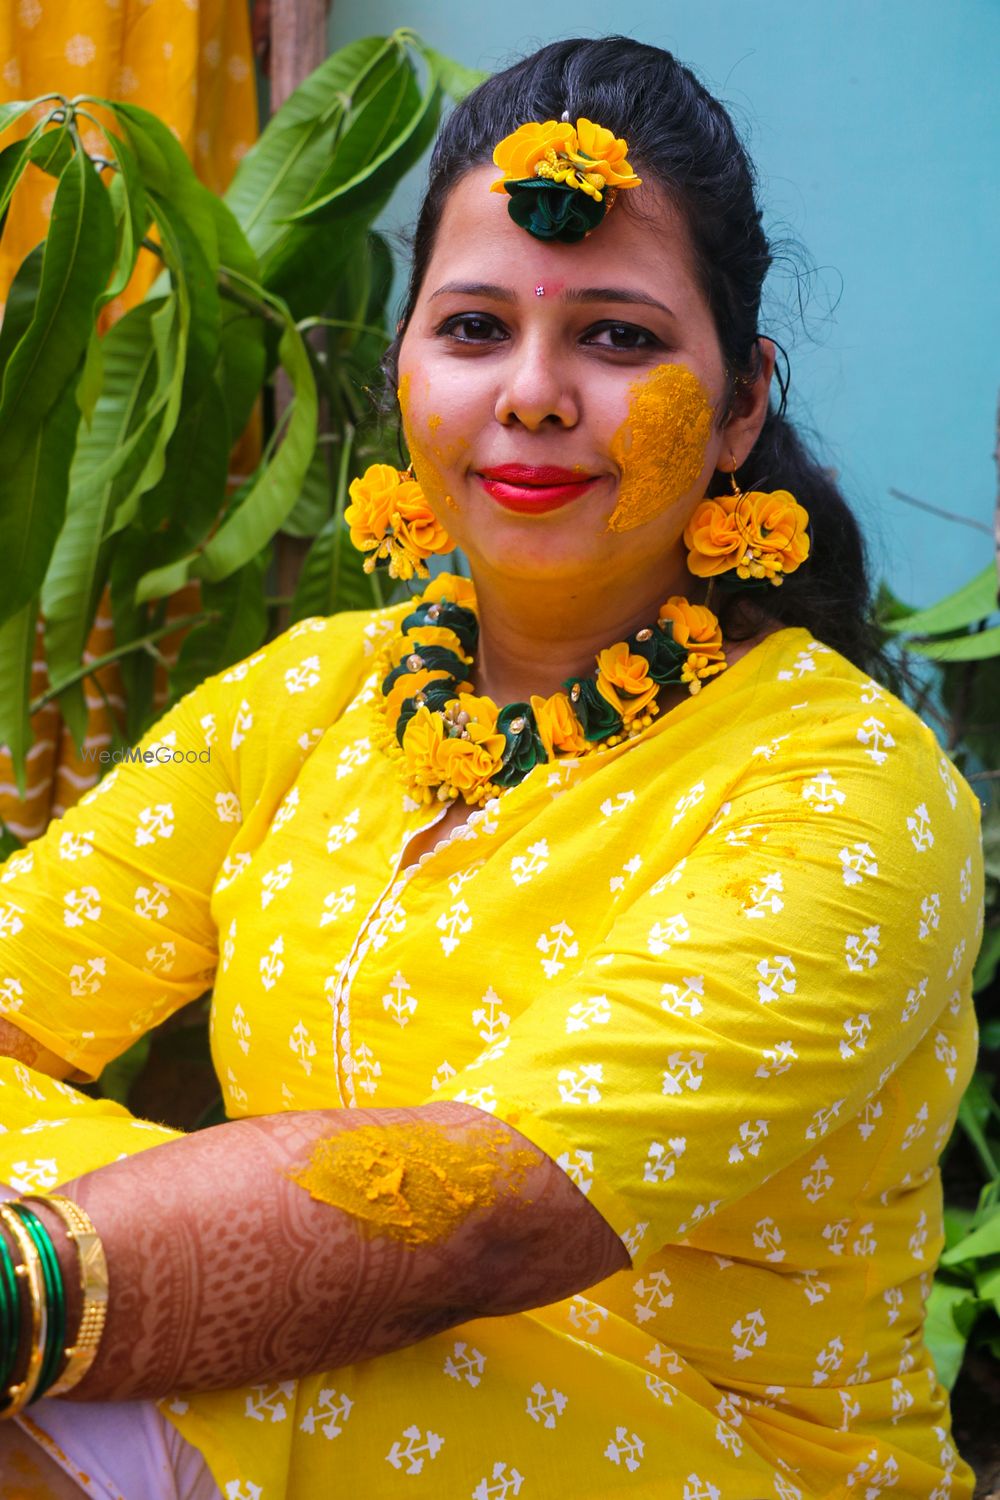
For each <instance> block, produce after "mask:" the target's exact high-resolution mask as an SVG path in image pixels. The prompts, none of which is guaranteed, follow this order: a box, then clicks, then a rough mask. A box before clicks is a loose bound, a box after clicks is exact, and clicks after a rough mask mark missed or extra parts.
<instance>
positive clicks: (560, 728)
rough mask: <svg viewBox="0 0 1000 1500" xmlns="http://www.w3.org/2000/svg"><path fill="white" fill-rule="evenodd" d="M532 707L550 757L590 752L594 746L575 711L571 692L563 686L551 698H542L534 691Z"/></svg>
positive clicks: (539, 734) (540, 736)
mask: <svg viewBox="0 0 1000 1500" xmlns="http://www.w3.org/2000/svg"><path fill="white" fill-rule="evenodd" d="M531 709H532V712H533V713H534V715H535V726H536V728H537V730H538V737H539V739H540V740H541V742H542V744H543V745H544V746H545V753H546V755H547V756H548V757H549V759H550V760H551V759H552V758H553V756H555V755H556V754H557V753H558V754H560V755H586V753H587V751H588V750H590V749H591V748H592V747H591V744H590V741H589V740H588V739H587V737H586V735H585V734H584V732H583V728H582V726H581V724H580V721H579V719H578V718H577V716H576V714H575V713H574V712H573V708H572V705H571V703H570V701H569V695H568V694H567V693H564V692H563V691H562V689H560V690H559V692H557V693H553V694H552V696H551V697H550V698H541V697H539V696H538V695H537V694H534V695H533V696H532V699H531Z"/></svg>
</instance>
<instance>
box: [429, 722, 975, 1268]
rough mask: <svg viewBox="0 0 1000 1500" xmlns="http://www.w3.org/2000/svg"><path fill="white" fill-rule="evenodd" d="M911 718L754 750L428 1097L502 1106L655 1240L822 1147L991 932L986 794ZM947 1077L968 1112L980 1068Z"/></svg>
mask: <svg viewBox="0 0 1000 1500" xmlns="http://www.w3.org/2000/svg"><path fill="white" fill-rule="evenodd" d="M900 719H901V727H899V728H898V729H897V734H896V738H895V739H894V740H892V742H891V743H892V757H891V761H890V758H889V756H888V754H887V753H885V752H884V751H883V750H881V749H880V748H879V746H878V745H876V746H875V750H876V754H875V755H874V756H872V755H871V753H870V751H871V749H872V746H871V744H868V745H867V747H866V745H865V743H864V740H863V737H862V736H859V735H858V734H857V733H856V718H852V719H851V720H850V721H849V723H848V724H847V725H846V726H845V725H841V726H840V727H838V726H837V725H836V724H827V723H826V721H825V720H823V721H819V722H818V723H817V725H816V730H815V733H813V734H809V733H799V734H797V735H795V736H791V737H789V742H788V744H787V745H785V746H772V747H770V748H769V754H768V755H767V756H758V757H757V758H756V760H755V761H754V763H753V764H752V765H751V766H750V768H749V769H748V771H747V772H746V774H745V775H744V777H743V779H742V780H741V781H740V782H739V783H738V784H737V786H736V787H735V789H734V791H733V792H732V794H731V795H730V796H729V797H728V798H727V800H726V801H725V803H724V804H723V805H722V806H721V807H720V808H719V809H718V812H717V814H716V816H715V818H714V820H713V821H712V822H711V824H710V825H709V826H708V828H707V829H706V832H705V833H704V834H703V836H702V837H701V838H700V839H698V840H697V842H696V843H695V844H694V846H693V847H692V848H691V850H690V852H689V853H688V855H687V857H686V858H684V859H681V860H680V861H679V862H678V863H677V864H676V865H675V867H674V868H672V869H671V870H669V871H668V873H667V874H666V875H663V876H662V877H661V878H659V879H658V880H656V881H655V883H653V884H651V885H649V886H648V887H647V888H646V889H645V890H644V891H643V892H642V894H641V895H639V896H638V898H637V899H636V900H635V901H634V902H633V903H632V904H631V905H630V906H629V907H628V909H627V910H626V911H625V912H624V913H623V914H622V915H620V916H619V917H618V918H617V919H616V920H615V921H614V922H613V923H612V924H611V925H610V927H609V929H608V931H607V933H606V936H605V937H604V939H603V941H601V942H600V944H599V945H597V946H596V947H595V948H594V949H593V950H592V951H591V952H590V953H589V954H588V955H587V956H586V958H585V961H583V962H582V963H581V964H580V966H579V967H578V968H576V969H575V970H573V971H571V970H569V969H568V968H567V970H566V972H565V974H564V975H556V976H555V979H554V982H553V983H551V984H549V985H546V984H545V983H544V981H543V983H542V984H541V985H540V992H539V995H538V998H537V999H536V1000H534V1001H533V1002H532V1003H531V1004H530V1005H529V1006H528V1007H527V1009H526V1010H525V1011H524V1012H523V1013H522V1014H521V1015H520V1016H519V1017H518V1018H517V1020H516V1021H515V1022H514V1023H513V1024H512V1025H511V1027H510V1030H509V1035H508V1036H507V1037H505V1038H504V1040H503V1041H502V1042H501V1043H500V1044H499V1045H498V1046H496V1047H494V1048H487V1050H486V1051H485V1052H484V1053H483V1054H482V1055H481V1056H480V1057H479V1058H478V1059H477V1060H476V1061H475V1062H474V1063H473V1064H472V1065H471V1066H470V1067H468V1068H466V1069H465V1070H464V1071H463V1072H462V1073H460V1074H458V1075H457V1076H456V1077H454V1078H451V1079H449V1080H448V1082H447V1084H446V1085H445V1086H444V1087H443V1088H441V1089H439V1090H438V1091H437V1092H436V1094H435V1097H436V1098H441V1097H445V1096H446V1097H449V1098H452V1099H454V1098H459V1099H465V1100H474V1101H475V1100H483V1099H488V1101H489V1103H488V1106H487V1107H489V1108H490V1109H494V1108H495V1113H496V1116H497V1118H503V1119H506V1120H507V1121H508V1122H509V1123H510V1124H512V1125H514V1126H515V1127H516V1128H517V1129H518V1130H520V1131H521V1132H522V1133H523V1134H524V1135H526V1136H527V1137H528V1138H530V1139H531V1140H533V1141H534V1142H535V1143H536V1144H537V1145H538V1146H539V1147H540V1148H541V1149H543V1150H545V1151H546V1152H547V1153H548V1154H549V1155H550V1156H551V1157H553V1159H555V1160H557V1161H559V1162H560V1164H561V1165H563V1166H564V1168H565V1169H566V1170H568V1171H570V1175H571V1176H572V1177H573V1179H574V1181H576V1182H577V1183H578V1184H579V1185H581V1186H583V1187H584V1190H585V1191H586V1192H587V1194H588V1196H589V1197H590V1199H591V1201H592V1202H593V1203H594V1204H595V1206H597V1207H598V1208H599V1210H600V1211H601V1212H602V1213H603V1214H604V1216H605V1218H606V1219H607V1220H608V1222H609V1223H610V1224H611V1225H612V1226H613V1227H614V1229H615V1230H616V1231H617V1232H618V1233H619V1234H620V1235H622V1236H623V1238H624V1239H625V1241H626V1243H627V1244H629V1245H630V1247H633V1248H634V1247H635V1245H636V1244H637V1242H638V1239H640V1238H641V1240H642V1244H643V1250H644V1252H649V1251H650V1250H651V1249H653V1248H654V1247H657V1246H660V1245H663V1244H666V1243H668V1242H671V1241H673V1242H676V1241H677V1240H678V1239H681V1238H683V1237H684V1235H685V1234H686V1233H687V1232H689V1231H690V1229H691V1228H692V1226H693V1225H695V1224H698V1223H700V1222H701V1221H702V1219H703V1218H705V1217H706V1216H709V1215H711V1214H712V1213H713V1212H715V1211H717V1210H718V1209H720V1208H722V1207H723V1206H725V1205H727V1204H730V1203H733V1202H734V1201H736V1200H737V1199H739V1198H741V1197H743V1196H744V1195H746V1194H748V1193H750V1192H752V1191H753V1190H754V1189H756V1188H757V1187H759V1186H760V1185H761V1184H762V1183H763V1182H764V1181H765V1180H766V1179H768V1178H769V1177H771V1176H773V1175H774V1174H775V1173H776V1172H778V1171H780V1170H781V1169H782V1168H784V1167H786V1166H788V1165H789V1164H790V1163H791V1162H793V1161H795V1160H796V1159H797V1158H799V1157H801V1156H803V1155H804V1154H805V1153H807V1152H810V1151H811V1150H814V1149H815V1148H817V1147H818V1148H819V1149H820V1150H821V1149H822V1143H823V1142H824V1140H825V1139H826V1137H827V1136H828V1135H829V1134H831V1133H832V1132H834V1131H835V1130H837V1129H838V1128H839V1127H840V1126H843V1125H844V1124H845V1123H846V1122H848V1121H850V1120H851V1119H852V1118H853V1117H854V1116H855V1115H857V1113H858V1112H859V1110H861V1108H862V1107H863V1105H864V1103H865V1101H866V1100H867V1099H869V1098H870V1097H871V1096H873V1095H875V1094H876V1093H877V1092H878V1091H879V1090H880V1089H881V1088H882V1087H883V1086H884V1085H885V1083H886V1081H887V1080H888V1079H889V1077H890V1076H891V1075H892V1073H893V1071H894V1070H895V1069H896V1068H897V1067H898V1066H899V1065H900V1063H901V1062H902V1061H903V1060H904V1059H905V1058H906V1057H907V1056H908V1054H910V1053H911V1051H913V1049H914V1048H915V1047H916V1046H917V1045H918V1044H919V1043H920V1041H921V1039H922V1038H924V1037H925V1035H926V1034H927V1032H928V1029H929V1028H930V1027H932V1026H933V1024H934V1022H935V1020H936V1019H937V1018H938V1017H939V1016H940V1014H941V1013H942V1011H943V1010H944V1009H945V1007H947V1006H949V1005H951V1006H952V1007H954V1008H956V1009H957V1006H958V1004H959V1003H960V1001H961V1000H962V999H966V1000H967V998H968V993H969V989H970V984H971V970H972V965H973V961H974V959H975V950H976V947H977V944H978V934H979V932H980V930H981V886H982V870H981V861H980V853H979V840H978V830H977V811H976V805H975V803H974V799H973V798H972V796H971V794H970V793H969V791H968V788H967V787H965V786H964V784H961V783H959V782H958V781H957V780H956V778H955V777H954V776H953V774H952V772H951V770H950V768H949V766H948V762H947V761H946V760H945V758H944V757H943V756H942V755H941V754H940V751H939V750H938V749H937V747H936V745H935V744H934V743H933V740H932V739H931V736H930V735H929V733H928V732H927V731H926V730H924V729H922V728H921V727H920V726H918V725H917V723H916V721H915V720H913V719H912V716H910V715H908V714H906V712H905V710H902V709H900ZM911 725H912V726H913V728H912V729H911V728H910V726H911ZM904 736H905V738H904ZM655 811H656V810H655V808H654V807H651V809H650V812H651V816H653V815H655ZM552 917H553V920H554V921H557V920H558V913H553V914H552ZM553 930H554V929H553ZM557 967H561V965H557ZM946 1061H947V1059H946ZM939 1071H940V1073H941V1077H940V1080H939V1083H940V1087H941V1089H946V1090H948V1091H949V1093H954V1094H955V1102H956V1104H957V1096H958V1094H959V1093H960V1091H961V1087H962V1083H963V1081H964V1080H963V1079H962V1078H955V1077H954V1076H952V1077H951V1078H949V1079H947V1080H946V1077H945V1074H946V1068H945V1065H944V1063H942V1064H941V1067H940V1070H939ZM954 1072H955V1070H954V1068H953V1069H952V1074H953V1075H954ZM935 1087H937V1084H935ZM920 1106H921V1101H920V1100H919V1099H915V1100H914V1101H913V1105H912V1108H913V1115H914V1118H913V1121H912V1129H913V1132H914V1139H916V1137H917V1136H918V1135H919V1134H920V1133H921V1131H922V1129H923V1128H924V1127H923V1125H922V1121H921V1115H920ZM926 1118H927V1110H926V1105H925V1106H924V1115H923V1119H924V1120H926ZM906 1123H907V1122H902V1124H903V1125H905V1124H906ZM917 1154H918V1153H916V1152H914V1156H916V1155H917ZM637 1226H639V1228H640V1229H641V1230H642V1231H643V1233H642V1234H641V1235H639V1234H638V1231H637Z"/></svg>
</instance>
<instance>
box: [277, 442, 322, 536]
mask: <svg viewBox="0 0 1000 1500" xmlns="http://www.w3.org/2000/svg"><path fill="white" fill-rule="evenodd" d="M331 503H332V496H331V493H330V469H329V465H328V464H327V460H326V452H325V449H324V448H323V447H320V446H317V448H316V451H315V453H314V454H313V456H312V458H311V459H310V461H309V467H308V469H307V470H306V476H305V478H304V479H303V481H302V488H301V490H300V491H299V496H298V499H297V500H296V502H295V504H294V505H293V506H292V509H291V511H290V512H289V514H288V515H287V516H286V517H285V519H284V521H283V522H282V526H281V530H282V532H283V533H284V534H285V536H294V537H309V536H317V535H318V534H319V532H320V531H322V529H323V527H324V526H325V525H326V522H327V521H328V520H329V518H330V505H331Z"/></svg>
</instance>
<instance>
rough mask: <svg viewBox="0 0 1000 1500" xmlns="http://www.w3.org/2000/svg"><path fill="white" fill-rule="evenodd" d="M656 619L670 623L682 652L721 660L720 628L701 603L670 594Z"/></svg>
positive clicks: (710, 612) (709, 611)
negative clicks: (697, 652) (692, 652)
mask: <svg viewBox="0 0 1000 1500" xmlns="http://www.w3.org/2000/svg"><path fill="white" fill-rule="evenodd" d="M659 618H660V619H661V620H669V621H670V623H671V626H672V627H673V632H674V640H675V641H676V642H677V644H678V646H683V647H684V649H685V651H692V650H697V651H699V652H701V653H702V654H703V655H705V656H709V657H713V658H715V659H719V658H722V657H723V651H722V627H721V626H720V624H719V622H718V620H717V619H716V617H715V615H714V614H713V613H712V611H711V610H710V609H707V608H706V607H705V605H704V604H690V603H689V602H688V601H687V599H684V598H682V596H681V595H680V594H673V595H671V597H670V598H669V599H668V600H667V602H666V604H662V605H661V606H660V614H659Z"/></svg>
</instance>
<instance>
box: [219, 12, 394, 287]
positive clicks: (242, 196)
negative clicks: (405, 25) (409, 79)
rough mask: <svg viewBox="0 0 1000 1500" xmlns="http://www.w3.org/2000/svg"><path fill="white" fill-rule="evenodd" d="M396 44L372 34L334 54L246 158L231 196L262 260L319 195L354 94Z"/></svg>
mask: <svg viewBox="0 0 1000 1500" xmlns="http://www.w3.org/2000/svg"><path fill="white" fill-rule="evenodd" d="M396 46H397V44H396V43H395V42H394V41H393V40H392V39H391V38H390V39H389V40H386V39H385V38H383V37H367V38H365V39H363V40H361V41H357V42H352V43H351V44H350V45H349V46H347V47H342V48H341V49H340V50H339V51H337V52H334V53H332V54H331V56H330V57H328V58H327V59H326V60H325V62H323V63H321V64H320V66H319V67H318V68H317V69H316V70H315V71H314V72H313V73H311V74H310V75H309V77H308V78H306V79H305V80H304V81H303V82H302V83H301V84H300V85H299V87H298V88H297V89H296V90H295V91H294V93H292V94H291V95H290V96H289V97H288V98H287V99H286V100H285V102H284V104H283V105H282V106H281V108H280V109H279V110H278V111H277V113H276V114H275V115H274V116H273V117H272V119H271V120H270V121H269V122H268V124H267V126H266V127H265V129H264V131H263V132H262V134H261V136H260V139H259V140H258V141H257V142H256V143H255V144H254V145H253V146H251V148H250V150H249V151H248V152H247V153H246V155H245V156H244V158H243V160H242V161H241V162H240V164H239V166H238V167H237V169H236V173H235V175H234V177H233V180H232V182H231V183H230V185H229V188H228V189H227V191H226V194H225V201H226V203H227V204H228V206H229V208H230V209H231V210H232V212H233V213H234V215H235V216H236V218H237V220H238V221H239V223H240V225H241V226H242V228H243V232H244V233H245V234H246V236H247V239H248V240H249V242H250V244H251V246H252V247H253V249H254V250H255V251H256V253H257V255H258V256H260V257H261V258H262V259H263V257H264V256H265V255H266V254H267V253H268V252H270V251H272V250H273V249H274V247H275V245H276V243H277V242H278V241H279V240H281V239H282V238H283V237H284V236H286V235H287V224H286V220H287V218H288V216H289V214H292V213H294V212H295V211H296V210H297V209H298V208H301V206H302V204H303V203H305V202H307V201H308V199H309V198H310V197H311V196H312V194H313V191H314V189H315V185H316V183H317V182H318V181H319V179H320V177H321V176H322V173H323V171H324V169H325V167H326V165H327V163H328V161H329V159H330V154H331V152H332V150H333V145H334V141H335V139H336V134H337V131H338V130H339V128H340V124H341V121H342V119H343V115H344V113H345V110H347V109H349V108H350V101H351V99H352V97H353V95H354V94H355V93H356V92H357V90H358V88H359V87H360V86H361V84H362V83H363V81H364V79H365V77H366V75H367V73H368V72H369V71H370V69H371V68H372V67H374V66H375V65H376V64H377V62H378V61H379V60H380V59H381V58H382V57H384V56H386V55H387V54H388V53H389V52H391V51H392V50H394V49H395V48H396Z"/></svg>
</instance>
